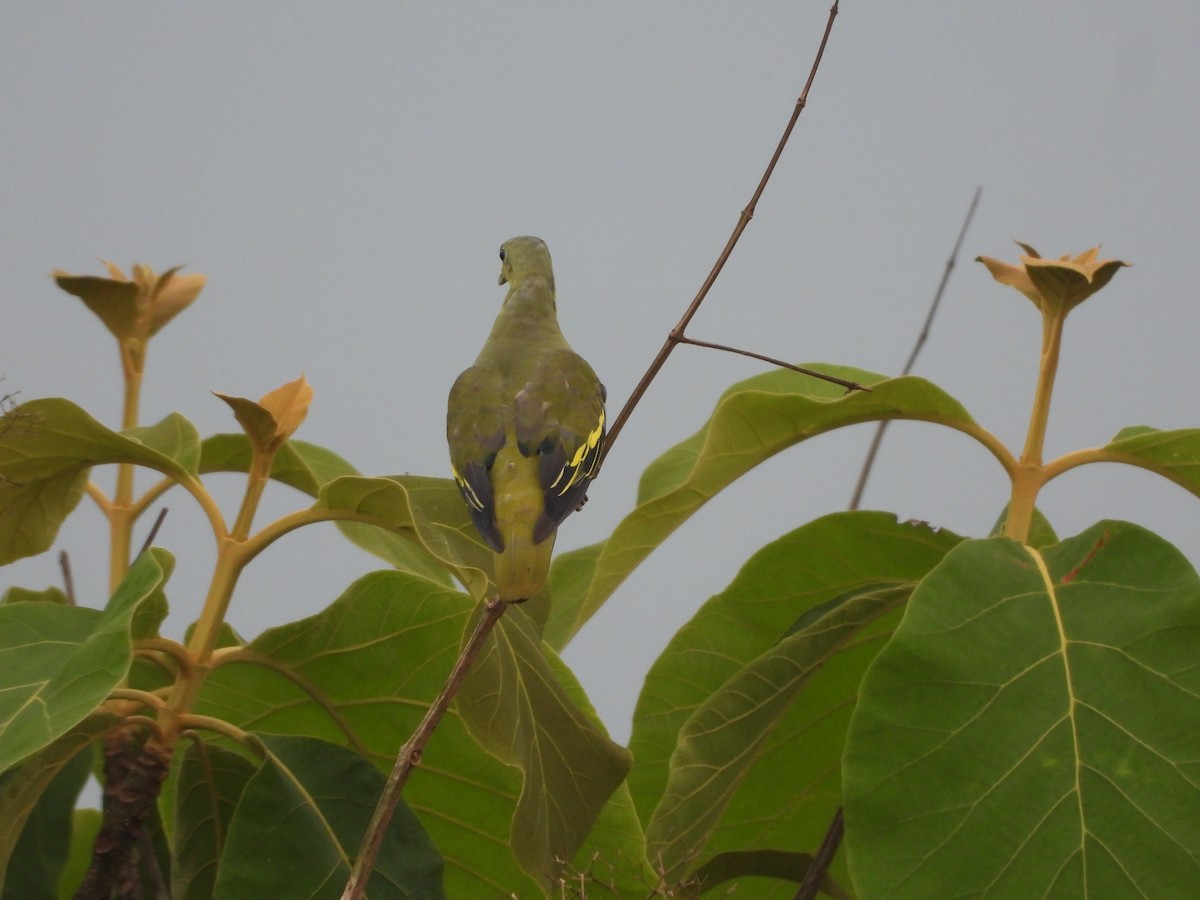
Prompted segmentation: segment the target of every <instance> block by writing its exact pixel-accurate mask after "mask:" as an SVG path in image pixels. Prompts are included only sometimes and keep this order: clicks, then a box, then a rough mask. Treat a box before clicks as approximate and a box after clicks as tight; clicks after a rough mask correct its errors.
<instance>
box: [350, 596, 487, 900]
mask: <svg viewBox="0 0 1200 900" xmlns="http://www.w3.org/2000/svg"><path fill="white" fill-rule="evenodd" d="M507 605H508V604H506V603H505V602H504V601H502V600H501V599H500V598H499V596H496V597H493V598H492V599H491V600H489V601H488V602H487V605H486V606H484V608H483V615H482V616H480V617H479V621H478V622H476V623H475V630H474V631H472V632H471V636H470V637H469V638H468V639H467V642H466V643H465V644H463V648H462V650H461V651H460V652H459V654H458V660H457V661H456V662H455V663H454V668H453V669H451V670H450V676H449V677H448V678H447V679H446V683H445V684H444V685H443V686H442V690H441V692H440V693H439V694H438V695H437V698H436V699H435V700H434V701H433V703H432V704H431V705H430V707H429V711H428V712H426V713H425V718H423V719H422V720H421V724H420V725H418V726H417V730H416V731H414V732H413V734H412V737H410V738H409V739H408V741H407V742H406V743H405V744H404V746H403V747H401V748H400V752H399V753H398V754H397V755H396V764H395V765H394V766H393V767H392V773H391V774H390V775H389V776H388V780H387V784H386V785H384V788H383V794H382V795H381V796H380V798H379V803H378V804H377V805H376V807H375V814H374V815H373V816H372V817H371V823H370V824H369V825H368V826H367V833H366V834H365V835H364V836H363V845H362V849H361V850H360V851H359V854H358V858H357V859H356V860H355V861H354V869H353V871H352V872H351V873H350V880H349V881H347V882H346V889H345V890H344V891H343V892H342V900H362V898H363V897H364V896H365V895H366V890H367V881H368V879H370V877H371V870H372V868H373V867H374V865H375V856H376V854H378V853H379V848H380V846H381V845H382V844H383V836H384V835H385V834H386V833H387V827H388V823H389V822H390V821H391V819H392V813H393V812H395V810H396V804H397V803H399V802H400V795H401V793H403V791H404V785H405V784H406V783H407V782H408V776H409V775H411V774H412V770H413V769H414V768H415V767H416V766H417V765H418V764H419V763H420V762H421V754H422V753H423V752H424V751H425V745H426V744H428V743H429V739H430V738H431V737H432V736H433V732H434V729H436V728H437V726H438V723H439V722H440V721H441V720H442V716H443V715H444V714H445V712H446V710H447V708H449V706H450V701H451V700H453V699H454V695H455V694H457V693H458V689H459V687H460V686H461V685H462V683H463V681H464V680H465V679H466V677H467V673H468V672H470V670H471V666H472V665H473V664H474V662H475V658H476V657H477V656H478V655H479V651H480V649H481V648H482V647H483V644H484V641H486V640H487V639H488V635H490V634H491V633H492V629H493V628H495V627H496V623H497V622H498V621H500V617H501V616H502V615H504V610H505V608H506V607H507Z"/></svg>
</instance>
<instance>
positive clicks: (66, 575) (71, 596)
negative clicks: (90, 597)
mask: <svg viewBox="0 0 1200 900" xmlns="http://www.w3.org/2000/svg"><path fill="white" fill-rule="evenodd" d="M58 567H59V568H60V569H61V570H62V577H63V588H64V589H65V590H66V592H67V603H69V604H70V605H71V606H78V605H79V602H78V601H77V600H76V599H75V579H74V578H72V577H71V557H70V556H68V555H67V551H66V550H62V551H59V554H58Z"/></svg>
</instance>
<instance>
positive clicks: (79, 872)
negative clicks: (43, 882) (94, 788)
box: [58, 809, 102, 900]
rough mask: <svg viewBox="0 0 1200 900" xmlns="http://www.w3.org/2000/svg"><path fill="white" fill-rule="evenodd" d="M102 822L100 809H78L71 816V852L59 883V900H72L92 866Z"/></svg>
mask: <svg viewBox="0 0 1200 900" xmlns="http://www.w3.org/2000/svg"><path fill="white" fill-rule="evenodd" d="M101 821H102V818H101V815H100V810H98V809H77V810H75V812H74V813H73V814H72V816H71V850H70V853H69V855H68V856H67V861H66V863H65V864H64V865H63V872H62V877H61V878H60V879H59V881H58V900H72V898H74V896H75V893H76V891H78V890H79V886H80V885H81V884H83V878H84V876H85V875H87V870H88V868H89V867H90V866H91V864H92V846H93V845H94V844H95V842H96V835H97V834H99V832H100V823H101Z"/></svg>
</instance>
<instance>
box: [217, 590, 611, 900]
mask: <svg viewBox="0 0 1200 900" xmlns="http://www.w3.org/2000/svg"><path fill="white" fill-rule="evenodd" d="M477 611H478V605H477V604H476V603H473V602H472V601H471V600H469V599H468V598H467V597H465V596H464V595H463V594H461V593H459V592H456V591H451V590H448V589H446V588H444V587H441V586H440V585H437V584H434V583H432V582H430V581H428V580H426V579H423V578H419V577H417V576H413V575H411V574H407V573H402V572H376V573H372V574H370V575H367V576H365V577H364V578H362V579H360V580H359V581H357V582H355V584H353V585H352V586H351V587H350V588H349V589H348V590H347V591H346V592H345V593H344V594H343V595H342V596H341V597H340V598H339V599H338V600H336V601H335V602H334V603H333V604H332V605H331V606H330V607H329V608H328V609H326V610H324V611H323V612H321V613H319V614H318V615H316V616H313V617H311V618H308V619H305V620H302V621H300V622H295V623H292V624H289V625H284V626H281V627H279V628H274V629H270V630H269V631H266V632H264V633H263V634H262V635H261V636H260V637H259V638H257V639H256V640H254V641H252V642H251V643H250V644H248V645H247V646H246V647H245V648H241V649H238V650H232V651H229V652H226V653H222V654H218V656H217V658H216V662H217V667H216V668H215V669H214V671H213V672H212V673H211V675H210V676H209V678H208V679H207V681H206V682H205V685H204V688H203V690H202V692H201V694H200V697H199V700H198V706H197V712H201V713H205V714H209V715H213V716H217V717H220V718H221V719H224V720H225V721H227V722H230V723H231V724H234V725H236V726H239V727H242V728H245V729H248V730H254V731H262V732H271V733H275V734H303V735H310V736H313V737H320V738H324V739H326V740H330V741H335V742H337V743H341V744H344V745H347V746H349V747H352V748H354V749H356V750H357V751H358V752H360V753H362V754H364V755H366V756H368V757H369V758H370V759H372V760H373V761H374V762H375V763H376V765H378V766H380V767H381V768H386V769H390V768H391V766H392V763H393V760H394V758H395V754H396V751H397V750H398V749H399V748H400V746H401V745H402V744H403V743H404V741H405V740H407V738H408V737H409V735H410V734H411V733H412V731H413V729H414V728H415V727H416V725H417V723H418V722H419V721H420V719H421V717H422V716H423V715H424V713H425V711H426V710H427V709H428V707H429V704H430V703H431V702H432V700H433V698H434V697H435V696H436V694H437V693H438V691H439V690H440V689H441V687H442V685H443V684H444V683H445V679H446V676H447V675H448V674H449V672H450V669H451V667H452V666H453V664H454V660H455V659H456V658H457V656H458V652H459V647H460V646H461V643H462V641H463V638H464V634H465V632H466V629H467V628H468V626H469V625H470V622H471V621H473V615H474V614H475V613H476V612H477ZM523 615H524V613H523V611H522V610H521V609H520V608H514V609H510V610H508V611H507V613H506V615H505V617H504V618H503V619H502V620H501V624H500V625H499V626H498V628H497V631H498V636H497V635H493V637H494V638H495V639H496V640H497V641H498V642H500V643H498V644H497V649H496V650H494V651H493V652H496V653H499V654H501V655H500V657H499V658H497V659H496V660H495V661H494V662H493V663H489V664H488V665H489V666H493V665H494V666H497V667H499V668H500V669H501V670H502V671H505V672H508V673H513V674H514V676H515V677H516V678H517V679H518V680H508V681H505V682H502V683H493V684H491V685H490V687H491V689H492V690H493V691H494V692H496V693H497V695H498V696H497V697H496V698H495V699H494V700H490V701H489V702H492V703H495V704H498V705H499V706H501V707H503V708H511V707H512V706H513V704H514V703H515V704H517V705H524V706H525V707H526V709H525V710H523V711H522V712H521V717H522V718H521V720H520V724H519V728H520V731H519V732H515V735H517V736H522V737H523V736H524V735H526V734H528V730H527V729H528V727H529V725H530V723H531V722H535V723H536V726H537V729H538V734H537V740H538V748H540V750H541V751H542V752H544V754H545V757H546V758H545V759H543V760H540V761H539V762H538V763H537V764H538V765H539V766H540V767H541V769H542V770H544V771H545V772H549V773H551V774H548V775H544V776H543V777H544V778H545V781H546V784H547V786H548V788H550V789H552V790H558V789H559V786H560V785H559V779H561V778H565V777H566V775H565V774H562V773H566V772H569V773H570V774H571V776H572V777H575V778H578V779H581V780H591V779H599V778H601V777H607V776H608V775H609V774H610V773H609V769H608V768H607V767H601V769H600V771H599V772H597V771H593V767H594V766H597V765H598V763H597V762H596V761H595V760H592V759H589V758H587V757H584V756H580V757H579V758H575V759H570V758H568V759H561V760H554V759H551V758H550V757H551V756H552V755H553V754H554V753H555V752H556V749H557V748H574V747H577V746H586V745H587V744H588V742H593V743H594V742H596V741H597V738H596V735H595V725H594V724H592V723H590V722H589V721H588V719H590V716H588V717H585V719H584V720H581V719H580V718H579V716H578V714H577V712H576V711H572V710H571V709H570V707H569V705H568V704H566V703H565V702H564V701H563V699H562V698H561V696H559V697H558V698H557V699H556V698H554V697H553V696H551V697H549V698H545V699H543V698H542V697H541V694H542V693H543V692H546V693H549V694H551V695H553V694H555V693H556V691H555V689H554V688H553V686H551V685H549V684H548V683H542V684H533V679H534V678H537V679H541V680H542V681H543V682H546V680H547V678H548V676H547V674H546V673H547V671H548V669H549V671H552V672H554V673H555V674H558V670H557V666H558V665H559V663H558V662H557V661H556V660H553V657H547V656H546V654H545V651H544V648H543V647H539V646H537V645H534V644H532V641H531V640H530V638H529V634H528V631H529V627H528V626H527V625H523V624H521V623H520V622H519V619H520V617H522V616H523ZM510 617H511V618H512V623H511V624H506V620H508V619H509V618H510ZM505 628H507V629H510V631H504V630H503V629H505ZM535 650H536V652H537V655H538V656H540V657H542V661H541V662H540V663H539V662H538V661H537V659H535V658H532V656H533V653H534V651H535ZM516 654H521V655H522V658H521V659H514V658H513V655H516ZM552 660H553V661H552ZM526 679H529V680H530V683H528V684H527V683H525V680H526ZM567 690H568V695H571V694H572V691H573V690H574V688H573V687H571V686H569V685H568V686H567ZM535 696H536V697H539V699H538V700H537V704H538V705H537V706H536V707H532V708H531V704H530V701H529V698H530V697H535ZM513 698H516V700H515V701H514V699H513ZM552 701H553V702H552ZM479 710H480V711H481V712H483V711H486V705H483V706H480V707H479ZM585 712H586V710H585ZM462 715H463V714H461V713H460V711H459V706H458V705H457V704H456V705H454V706H452V707H451V709H450V711H449V713H448V714H447V715H446V717H445V718H444V719H443V720H442V722H441V724H440V725H439V727H438V730H437V731H436V732H435V733H434V735H433V738H432V740H431V741H430V742H429V745H428V746H427V747H426V749H425V752H424V754H423V756H422V760H421V766H420V768H419V769H418V770H417V771H416V772H415V773H414V774H413V776H412V779H411V780H410V782H409V783H408V785H407V787H406V788H405V800H406V801H407V802H408V804H409V805H410V807H411V808H412V809H413V810H414V812H416V813H417V815H418V816H419V817H420V819H421V821H422V823H423V824H424V826H425V827H426V829H427V830H428V831H429V833H430V835H431V836H432V837H433V840H434V842H435V844H436V845H437V847H438V849H439V850H440V851H441V853H442V855H443V858H444V859H445V861H446V889H447V892H448V894H449V895H450V896H452V897H475V896H486V897H491V896H506V895H508V894H510V893H515V894H517V895H518V896H528V897H533V896H537V895H538V893H540V891H541V890H542V886H541V885H539V883H538V882H537V881H535V880H533V879H532V878H531V877H530V876H529V875H528V874H526V873H525V872H524V871H523V870H522V869H521V868H520V867H519V866H518V865H517V863H516V861H515V856H514V851H513V849H512V848H511V847H510V840H511V841H514V842H517V841H521V842H526V841H534V840H538V841H543V842H547V845H549V842H550V841H551V840H552V839H551V838H550V837H548V836H542V837H537V836H534V837H528V836H527V835H528V833H530V832H534V831H537V830H542V831H544V830H545V829H547V828H548V827H549V825H548V822H547V821H545V820H543V821H541V822H538V821H527V820H526V818H523V817H515V816H516V814H517V811H518V800H519V798H520V796H521V792H522V773H521V771H520V770H519V769H517V768H515V767H513V766H510V765H507V764H505V763H504V762H502V761H501V760H499V759H497V758H496V757H495V756H494V755H492V754H491V753H489V752H487V751H485V750H484V749H483V748H482V747H481V746H480V745H479V743H478V742H477V741H476V740H475V739H474V738H473V737H472V736H471V734H469V733H468V732H467V730H466V728H465V726H464V724H463V718H462ZM468 715H474V713H469V714H468ZM580 731H586V732H587V733H586V734H582V735H581V734H578V733H575V734H573V733H572V732H580ZM601 749H602V750H603V751H604V752H605V753H618V752H619V751H617V750H615V749H614V748H605V747H604V746H603V745H602V744H601ZM513 752H519V750H518V748H514V750H513ZM520 752H523V751H520ZM528 752H537V750H536V748H535V749H533V750H530V751H528ZM561 795H562V798H563V803H564V804H566V805H565V806H564V808H563V809H562V810H561V812H559V813H557V814H556V815H559V816H561V817H562V818H563V819H566V818H569V817H571V816H576V817H578V818H579V819H580V820H583V821H590V820H591V819H592V818H595V815H596V811H595V810H594V809H588V808H575V807H573V806H571V804H573V803H574V802H575V800H574V799H573V797H572V793H571V791H569V790H567V789H565V788H564V789H562V791H561ZM553 796H554V795H553V794H552V797H553ZM533 799H536V798H531V800H533ZM522 808H523V809H525V808H531V809H532V811H533V812H536V811H537V804H536V803H533V804H532V806H527V807H522ZM614 820H615V821H617V822H620V817H619V816H616V817H614V819H610V820H609V822H610V824H611V823H612V822H613V821H614ZM548 865H549V864H548V863H544V864H543V865H542V866H540V867H539V870H544V869H545V868H547V867H548Z"/></svg>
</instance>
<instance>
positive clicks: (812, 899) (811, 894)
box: [796, 806, 845, 900]
mask: <svg viewBox="0 0 1200 900" xmlns="http://www.w3.org/2000/svg"><path fill="white" fill-rule="evenodd" d="M844 828H845V826H844V824H843V822H842V808H841V807H840V806H839V807H838V811H837V812H836V813H834V816H833V821H832V822H831V823H830V824H829V830H828V831H827V832H825V840H823V841H821V849H820V850H818V851H817V855H816V856H814V857H813V861H812V862H810V863H809V864H808V871H807V872H805V873H804V880H803V881H801V882H800V890H798V891H797V892H796V900H816V897H817V891H819V890H820V889H821V882H822V881H824V880H825V874H826V873H827V872H828V871H829V865H830V863H832V862H833V857H834V856H836V855H837V850H838V845H839V844H841V842H842V831H843V830H844Z"/></svg>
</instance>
